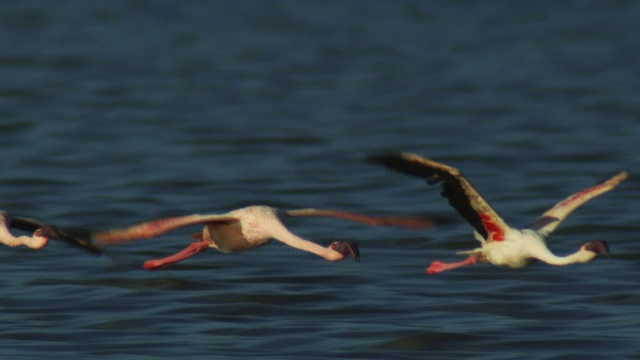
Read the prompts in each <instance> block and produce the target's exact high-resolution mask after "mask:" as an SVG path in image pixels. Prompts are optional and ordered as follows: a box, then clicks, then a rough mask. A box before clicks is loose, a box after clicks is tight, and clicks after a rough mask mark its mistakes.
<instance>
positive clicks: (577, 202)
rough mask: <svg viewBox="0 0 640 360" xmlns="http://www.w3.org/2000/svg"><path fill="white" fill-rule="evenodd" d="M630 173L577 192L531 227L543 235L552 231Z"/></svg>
mask: <svg viewBox="0 0 640 360" xmlns="http://www.w3.org/2000/svg"><path fill="white" fill-rule="evenodd" d="M627 177H629V174H628V173H627V172H626V171H621V172H619V173H617V174H616V175H614V176H613V177H611V178H609V179H607V180H605V181H603V182H601V183H599V184H598V185H595V186H592V187H590V188H587V189H584V190H582V191H580V192H577V193H575V194H573V195H571V196H569V197H567V198H566V199H564V200H562V201H560V202H559V203H557V204H556V205H555V206H554V207H552V208H551V209H549V210H548V211H547V212H545V213H544V214H542V216H540V217H539V218H538V219H537V220H536V221H535V222H534V223H533V224H532V225H531V226H529V228H530V229H532V230H534V231H537V232H538V233H539V234H540V235H542V236H547V235H549V234H550V233H552V232H553V231H554V230H555V229H556V228H557V227H558V225H560V223H561V222H562V221H563V220H564V219H565V218H566V217H567V216H569V214H571V213H572V212H573V211H574V210H575V209H576V208H578V207H579V206H581V205H582V204H584V203H586V202H587V201H589V200H591V199H593V198H594V197H596V196H599V195H602V194H604V193H606V192H608V191H611V190H613V189H614V188H615V187H616V186H618V185H619V184H620V183H621V182H623V181H624V180H625V179H626V178H627Z"/></svg>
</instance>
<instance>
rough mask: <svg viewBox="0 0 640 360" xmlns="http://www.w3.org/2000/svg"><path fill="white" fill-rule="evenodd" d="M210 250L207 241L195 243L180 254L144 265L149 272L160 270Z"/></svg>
mask: <svg viewBox="0 0 640 360" xmlns="http://www.w3.org/2000/svg"><path fill="white" fill-rule="evenodd" d="M208 249H209V242H207V241H198V242H194V243H191V245H189V246H188V247H187V248H186V249H184V250H182V251H180V252H178V253H175V254H173V255H171V256H168V257H166V258H164V259H153V260H149V261H146V262H145V263H144V268H145V269H147V270H155V269H159V268H161V267H164V266H167V265H171V264H175V263H177V262H178V261H182V260H184V259H188V258H190V257H192V256H193V255H195V254H197V253H199V252H203V251H206V250H208Z"/></svg>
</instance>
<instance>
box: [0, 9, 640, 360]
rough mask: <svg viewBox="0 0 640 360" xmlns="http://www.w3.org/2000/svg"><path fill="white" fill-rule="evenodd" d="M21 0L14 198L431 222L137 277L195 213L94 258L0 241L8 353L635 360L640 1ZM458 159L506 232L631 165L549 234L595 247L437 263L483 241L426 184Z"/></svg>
mask: <svg viewBox="0 0 640 360" xmlns="http://www.w3.org/2000/svg"><path fill="white" fill-rule="evenodd" d="M615 4H619V5H614V4H606V3H605V2H597V3H596V2H590V1H573V2H557V3H556V2H550V1H549V2H546V1H542V2H536V3H535V4H528V5H526V6H524V5H522V4H520V3H518V4H515V3H512V2H482V3H480V2H478V3H476V2H463V3H459V4H458V5H450V4H449V2H445V1H430V2H422V1H349V2H346V1H235V2H231V1H228V2H199V1H181V2H162V1H136V2H125V1H93V2H74V1H55V2H53V1H14V2H4V3H3V4H2V5H0V39H1V42H2V44H3V46H2V51H1V53H0V77H1V78H2V79H3V80H2V81H1V82H0V151H1V152H2V157H0V169H1V170H2V173H1V174H0V194H1V196H0V208H1V209H5V210H7V211H10V212H12V213H15V214H18V215H25V216H32V217H36V218H39V219H42V220H44V221H47V222H54V223H57V224H58V225H60V226H74V227H84V228H88V229H105V228H109V227H120V226H126V225H129V224H133V223H136V222H140V221H145V220H148V219H153V218H158V217H163V216H173V215H186V214H191V213H222V212H226V211H229V210H232V209H235V208H238V207H241V206H246V205H250V204H267V205H272V206H277V207H281V208H285V209H293V208H304V207H317V208H330V209H339V210H345V211H354V212H364V213H373V214H398V215H413V214H420V215H425V216H432V217H433V218H434V219H435V220H436V222H437V227H436V228H434V229H430V230H421V231H410V230H402V229H394V228H372V227H367V226H362V225H360V224H354V223H349V222H344V221H341V220H330V219H312V218H307V219H304V218H298V219H292V220H291V221H289V222H287V225H288V226H290V228H291V230H292V231H294V232H295V233H297V234H299V235H300V236H302V237H305V238H308V239H312V240H314V241H316V242H318V243H321V244H324V245H328V244H329V243H331V242H332V241H336V240H355V241H357V242H358V243H359V245H360V247H361V254H362V261H361V262H360V263H356V262H354V261H351V260H346V261H343V262H339V263H329V262H327V261H325V260H323V259H321V258H319V257H317V256H314V255H312V254H307V253H303V252H300V251H297V250H294V249H291V248H289V247H287V246H285V245H282V244H280V243H276V242H274V243H273V244H271V245H270V246H267V247H264V248H261V249H258V250H254V251H251V252H246V253H237V254H232V255H223V254H218V253H215V252H214V251H210V252H207V253H204V254H200V255H198V256H196V257H194V258H192V259H190V260H188V261H185V262H183V263H180V264H177V265H175V266H173V267H170V268H167V269H164V270H161V271H155V272H148V271H144V270H143V269H142V268H141V266H142V263H143V262H144V261H145V260H147V259H149V258H154V257H162V256H166V255H168V254H171V253H173V252H176V251H178V250H179V249H182V248H183V247H185V246H186V244H188V242H189V241H190V239H189V236H188V235H189V234H191V233H192V232H196V231H198V230H199V228H198V227H194V228H185V229H181V230H179V231H176V232H173V233H170V234H166V235H165V236H162V237H160V238H158V239H155V240H149V241H142V242H136V243H132V244H128V245H125V246H119V247H111V248H109V249H107V250H108V256H103V257H94V256H90V255H87V254H84V253H82V252H79V251H77V250H75V249H71V248H69V247H66V246H65V245H64V244H59V243H51V244H50V245H49V246H48V247H47V248H46V249H44V250H43V251H40V252H34V251H29V250H28V249H22V248H19V249H12V248H9V247H2V248H0V272H2V273H3V276H2V277H0V288H1V293H2V296H0V355H2V357H3V358H7V359H9V358H12V359H34V358H39V357H45V358H47V359H72V358H75V359H107V358H114V359H156V358H158V359H160V358H174V359H175V358H180V359H185V360H186V359H202V358H205V357H206V358H211V359H251V358H255V359H258V358H259V359H328V358H338V359H341V358H342V359H451V358H456V357H457V358H467V359H522V358H527V359H576V358H580V359H603V358H606V359H630V358H636V359H638V358H640V288H639V286H638V285H639V277H638V274H639V272H640V261H639V260H640V242H639V241H638V234H640V222H638V219H639V218H640V210H638V209H640V204H639V203H640V197H639V196H638V195H637V194H638V190H639V189H640V186H639V182H638V180H637V179H638V178H637V176H635V174H637V173H638V170H637V169H638V165H639V164H640V141H639V140H640V118H639V117H638V114H640V101H639V99H640V82H639V81H638V79H639V78H640V65H639V64H640V46H639V45H640V44H639V43H640V40H639V38H638V36H637V34H638V33H640V21H638V19H639V18H640V5H639V4H637V3H634V2H615ZM387 150H391V151H411V152H415V153H418V154H421V155H423V156H427V157H431V158H434V159H436V160H440V161H443V162H445V163H447V164H450V165H452V166H455V167H457V168H459V169H462V171H464V172H465V174H466V175H467V176H468V177H469V178H470V179H471V181H472V182H473V183H474V185H475V186H476V187H477V188H478V189H479V190H480V191H481V192H482V193H483V194H484V195H485V196H486V198H487V199H488V200H489V201H490V202H491V203H492V204H493V206H494V208H495V209H496V210H497V211H498V212H499V213H501V214H502V216H503V217H504V218H505V219H506V220H507V221H508V222H510V223H511V224H513V225H514V226H525V225H527V224H528V223H530V222H531V221H533V220H534V219H535V218H536V217H537V216H538V215H539V214H541V213H542V212H543V211H545V210H546V209H548V208H549V207H551V206H552V205H553V204H555V203H556V202H557V201H560V200H561V199H563V198H564V197H565V196H568V195H569V194H572V193H574V192H576V191H578V190H580V189H583V188H585V187H588V186H591V185H593V184H595V183H596V182H598V181H600V180H602V179H604V178H607V177H609V176H611V175H613V174H614V173H615V172H617V171H619V170H621V169H628V170H629V171H630V173H631V174H632V177H631V178H630V179H629V180H627V181H626V182H625V183H623V184H622V185H621V186H620V187H619V188H617V189H616V190H614V191H612V192H610V193H607V194H605V195H603V196H602V197H599V198H597V199H594V200H592V201H591V202H589V203H588V204H586V205H585V206H584V207H583V208H581V209H579V210H578V211H576V212H575V213H574V214H573V215H572V216H571V217H570V218H569V219H568V220H567V221H566V222H564V223H563V224H562V226H561V227H560V228H559V229H558V231H557V233H556V234H555V236H553V237H552V239H550V241H549V245H550V247H551V248H552V250H553V251H555V252H557V253H561V254H564V253H569V252H572V251H575V250H576V249H577V248H578V246H580V244H582V243H584V242H587V241H591V240H595V239H606V240H608V241H609V244H610V247H611V251H612V254H611V255H610V256H609V257H605V258H601V259H598V260H597V261H595V262H593V263H590V264H587V265H577V266H570V267H562V268H560V267H552V266H548V265H545V264H535V265H533V266H531V267H529V268H526V269H523V270H509V269H502V268H497V267H494V266H491V265H478V266H472V267H468V268H465V269H459V270H456V271H452V272H450V273H444V274H440V275H437V276H427V275H426V274H425V268H426V266H428V264H429V263H430V262H431V261H433V260H436V259H439V260H443V261H452V260H457V259H459V258H460V257H459V256H456V254H455V252H456V251H459V250H467V249H472V248H475V247H476V246H477V245H478V244H477V242H476V241H475V240H474V238H473V235H472V229H471V227H470V226H469V225H467V224H466V223H465V222H464V220H463V219H462V218H461V217H459V216H458V215H457V214H456V213H455V211H454V210H453V209H452V208H451V207H450V206H449V205H448V204H447V202H446V200H445V199H442V198H441V197H440V195H439V192H440V190H439V189H438V188H436V187H433V188H428V187H427V186H426V184H425V183H424V182H423V181H421V180H420V179H415V178H409V177H406V176H403V175H401V174H396V173H393V172H391V171H388V170H387V169H384V168H382V167H378V166H374V165H371V164H368V163H367V162H366V161H365V158H366V156H367V155H368V154H371V153H376V152H379V151H387Z"/></svg>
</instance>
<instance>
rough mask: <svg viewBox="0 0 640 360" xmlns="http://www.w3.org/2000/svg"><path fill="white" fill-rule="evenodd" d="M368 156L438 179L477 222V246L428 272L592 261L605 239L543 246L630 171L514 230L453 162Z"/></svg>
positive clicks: (435, 264) (452, 199)
mask: <svg viewBox="0 0 640 360" xmlns="http://www.w3.org/2000/svg"><path fill="white" fill-rule="evenodd" d="M371 160H372V161H375V162H378V163H381V164H383V165H385V166H387V167H389V168H391V169H394V170H397V171H400V172H403V173H405V174H409V175H414V176H419V177H423V178H427V179H428V182H429V184H434V183H436V182H442V183H443V192H442V195H443V196H444V197H446V198H448V199H449V203H450V204H451V206H453V207H454V208H455V209H456V210H457V211H458V213H459V214H460V215H462V216H463V217H464V218H465V219H466V220H467V221H468V222H469V223H470V224H471V225H472V226H473V227H474V228H475V230H476V231H475V235H476V239H478V241H480V243H481V247H480V248H478V249H475V250H471V251H465V252H461V253H462V254H468V255H469V257H468V258H467V259H465V260H463V261H460V262H454V263H443V262H440V261H434V262H433V263H432V264H431V266H429V268H428V269H427V272H428V273H429V274H436V273H439V272H442V271H446V270H451V269H455V268H458V267H461V266H465V265H470V264H475V263H479V262H489V263H491V264H494V265H498V266H503V267H508V268H522V267H525V266H528V265H530V264H531V263H533V262H534V261H536V260H540V261H543V262H545V263H547V264H550V265H557V266H561V265H569V264H576V263H586V262H589V261H592V260H593V259H595V258H596V256H597V255H598V254H604V253H607V252H608V245H607V243H606V241H592V242H589V243H587V244H584V245H583V246H581V247H580V249H579V250H578V251H576V252H574V253H572V254H569V255H567V256H557V255H555V254H553V253H552V252H551V251H550V250H549V249H548V248H547V245H546V243H545V238H546V237H547V236H548V235H549V234H551V233H552V232H553V231H554V230H555V229H556V228H557V227H558V225H559V224H560V223H561V222H562V221H563V220H564V219H565V218H566V217H567V216H568V215H569V214H571V213H572V212H573V211H574V210H575V209H576V208H578V207H579V206H580V205H582V204H584V203H585V202H587V201H589V200H590V199H593V198H594V197H596V196H599V195H601V194H603V193H605V192H608V191H610V190H612V189H613V188H615V187H616V186H618V184H620V183H621V182H622V181H624V180H625V179H626V178H627V177H628V173H627V172H626V171H622V172H620V173H618V174H616V175H614V176H613V177H611V178H610V179H608V180H607V181H604V182H602V183H600V184H598V185H595V186H592V187H590V188H587V189H584V190H582V191H580V192H578V193H576V194H573V195H571V196H569V197H568V198H566V199H565V200H563V201H561V202H559V203H558V204H556V205H555V206H554V207H552V208H551V209H550V210H548V211H547V212H545V213H544V214H542V216H541V217H540V218H538V219H537V220H536V221H535V222H534V223H533V225H531V226H529V227H528V228H525V229H522V230H518V229H514V228H512V227H511V226H509V225H507V224H506V222H505V221H504V220H503V219H502V218H501V217H500V216H499V215H498V214H497V213H496V212H495V210H493V208H491V206H490V205H489V203H487V202H486V200H484V198H483V197H482V196H481V195H480V194H479V193H478V191H477V190H475V189H474V188H473V186H472V185H471V183H470V182H469V181H468V180H467V179H466V178H465V177H464V175H463V174H462V173H461V172H460V171H458V170H457V169H455V168H452V167H450V166H447V165H444V164H441V163H438V162H436V161H433V160H430V159H426V158H423V157H420V156H418V155H415V154H409V153H400V154H383V155H377V156H372V157H371Z"/></svg>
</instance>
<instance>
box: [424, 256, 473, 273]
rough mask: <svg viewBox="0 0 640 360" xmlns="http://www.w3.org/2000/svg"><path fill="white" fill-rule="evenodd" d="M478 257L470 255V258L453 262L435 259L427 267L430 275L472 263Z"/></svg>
mask: <svg viewBox="0 0 640 360" xmlns="http://www.w3.org/2000/svg"><path fill="white" fill-rule="evenodd" d="M477 262H478V261H477V259H476V258H475V256H469V257H468V258H466V259H464V260H462V261H458V262H453V263H443V262H440V261H437V260H436V261H434V262H432V263H431V265H430V266H429V268H427V274H429V275H434V274H437V273H440V272H443V271H447V270H453V269H457V268H459V267H463V266H466V265H472V264H475V263H477Z"/></svg>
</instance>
